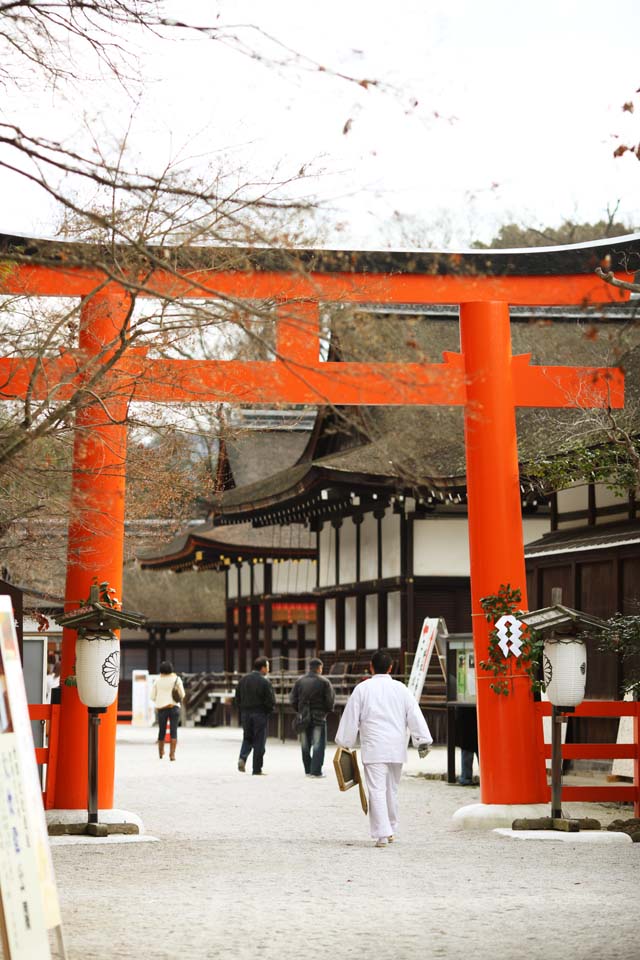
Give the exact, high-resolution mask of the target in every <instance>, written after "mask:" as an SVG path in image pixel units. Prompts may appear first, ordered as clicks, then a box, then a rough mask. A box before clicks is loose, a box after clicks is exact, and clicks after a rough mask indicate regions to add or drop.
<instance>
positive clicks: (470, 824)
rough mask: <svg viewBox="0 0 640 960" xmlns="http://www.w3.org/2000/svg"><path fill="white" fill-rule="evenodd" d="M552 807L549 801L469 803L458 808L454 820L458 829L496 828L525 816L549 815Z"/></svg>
mask: <svg viewBox="0 0 640 960" xmlns="http://www.w3.org/2000/svg"><path fill="white" fill-rule="evenodd" d="M550 809H551V806H550V804H548V803H469V804H467V805H466V806H464V807H460V809H459V810H456V812H455V813H454V815H453V817H452V820H453V826H454V827H455V828H456V829H458V830H494V829H495V828H496V827H510V826H511V824H512V823H513V821H514V820H519V819H520V818H523V817H526V818H528V819H534V818H536V817H548V816H549V815H550V814H549V811H550Z"/></svg>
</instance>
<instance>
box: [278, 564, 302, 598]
mask: <svg viewBox="0 0 640 960" xmlns="http://www.w3.org/2000/svg"><path fill="white" fill-rule="evenodd" d="M297 566H298V564H297V563H294V562H293V560H284V561H283V562H282V563H274V565H273V575H272V589H273V592H274V593H294V592H295V583H296V570H295V569H294V568H295V567H297Z"/></svg>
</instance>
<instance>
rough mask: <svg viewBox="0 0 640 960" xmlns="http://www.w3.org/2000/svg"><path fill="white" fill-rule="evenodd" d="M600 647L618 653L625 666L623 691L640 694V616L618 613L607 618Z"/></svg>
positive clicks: (605, 650)
mask: <svg viewBox="0 0 640 960" xmlns="http://www.w3.org/2000/svg"><path fill="white" fill-rule="evenodd" d="M599 649H600V650H602V651H603V652H606V653H611V652H613V653H617V654H618V656H619V657H620V658H621V660H622V663H623V667H624V684H623V690H622V692H623V693H628V692H632V693H634V695H635V696H636V698H637V697H638V695H639V694H640V616H635V617H634V616H624V615H623V614H621V613H617V614H616V615H615V616H614V617H611V618H610V619H609V620H607V627H606V629H605V630H603V631H602V633H601V634H600V637H599Z"/></svg>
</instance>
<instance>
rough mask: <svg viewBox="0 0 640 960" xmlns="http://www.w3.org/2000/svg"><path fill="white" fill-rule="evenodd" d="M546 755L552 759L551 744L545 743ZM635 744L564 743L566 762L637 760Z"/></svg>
mask: <svg viewBox="0 0 640 960" xmlns="http://www.w3.org/2000/svg"><path fill="white" fill-rule="evenodd" d="M544 755H545V757H546V758H547V760H548V759H549V758H550V757H551V744H550V743H545V745H544ZM637 755H638V748H637V746H636V745H635V743H563V744H562V757H563V759H564V760H635V758H636V756H637Z"/></svg>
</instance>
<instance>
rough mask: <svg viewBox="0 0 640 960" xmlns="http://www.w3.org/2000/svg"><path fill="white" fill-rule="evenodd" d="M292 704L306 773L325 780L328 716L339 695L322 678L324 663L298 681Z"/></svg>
mask: <svg viewBox="0 0 640 960" xmlns="http://www.w3.org/2000/svg"><path fill="white" fill-rule="evenodd" d="M289 702H290V703H291V705H292V706H293V709H294V710H295V711H296V729H297V731H298V735H299V737H300V747H301V749H302V763H303V764H304V772H305V773H306V775H307V776H308V777H316V778H317V777H324V776H325V774H324V773H323V772H322V764H323V763H324V750H325V747H326V745H327V714H328V713H331V711H332V710H333V705H334V702H335V693H334V690H333V687H332V685H331V683H330V682H329V680H327V678H326V677H323V676H322V660H318V659H317V658H314V659H313V660H311V661H310V663H309V672H308V673H306V674H305V675H304V676H303V677H299V678H298V679H297V680H296V682H295V684H294V687H293V690H292V691H291V694H290V696H289Z"/></svg>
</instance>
